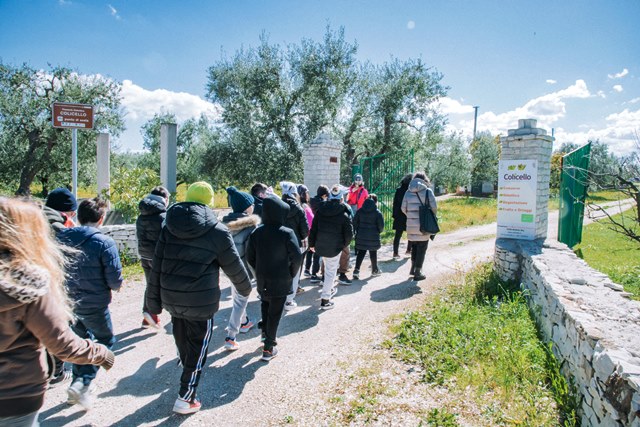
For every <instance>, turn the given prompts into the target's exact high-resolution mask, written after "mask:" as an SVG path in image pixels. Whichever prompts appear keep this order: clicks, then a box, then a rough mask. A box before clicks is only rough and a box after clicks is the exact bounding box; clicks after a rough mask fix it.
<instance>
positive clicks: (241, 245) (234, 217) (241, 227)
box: [222, 212, 262, 278]
mask: <svg viewBox="0 0 640 427" xmlns="http://www.w3.org/2000/svg"><path fill="white" fill-rule="evenodd" d="M261 222H262V220H261V219H260V217H259V216H258V215H248V214H246V213H244V212H242V213H234V212H232V213H230V214H229V215H227V216H225V217H223V218H222V223H223V224H224V225H226V226H227V228H228V229H229V232H230V233H231V237H232V238H233V244H234V245H235V246H236V250H237V251H238V255H240V259H241V260H242V262H243V263H244V266H245V268H246V269H247V272H248V273H249V276H254V274H253V269H252V268H251V267H250V266H249V264H248V263H247V242H248V241H249V236H250V235H251V233H252V232H253V230H255V229H256V227H258V226H259V225H260V223H261ZM252 278H253V277H252Z"/></svg>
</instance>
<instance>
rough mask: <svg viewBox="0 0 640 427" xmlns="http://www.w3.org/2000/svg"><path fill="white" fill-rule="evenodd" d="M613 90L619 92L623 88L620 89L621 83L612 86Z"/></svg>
mask: <svg viewBox="0 0 640 427" xmlns="http://www.w3.org/2000/svg"><path fill="white" fill-rule="evenodd" d="M613 90H615V91H616V92H618V93H620V92H622V91H623V90H624V89H622V85H615V86H613Z"/></svg>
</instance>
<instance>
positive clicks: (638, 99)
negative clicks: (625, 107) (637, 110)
mask: <svg viewBox="0 0 640 427" xmlns="http://www.w3.org/2000/svg"><path fill="white" fill-rule="evenodd" d="M637 102H640V97H638V98H633V99H632V100H631V101H629V104H635V103H637Z"/></svg>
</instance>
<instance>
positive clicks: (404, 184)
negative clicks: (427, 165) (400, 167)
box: [400, 173, 413, 187]
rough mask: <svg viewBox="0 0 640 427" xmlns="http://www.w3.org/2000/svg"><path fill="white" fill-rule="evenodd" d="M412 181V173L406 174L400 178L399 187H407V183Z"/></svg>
mask: <svg viewBox="0 0 640 427" xmlns="http://www.w3.org/2000/svg"><path fill="white" fill-rule="evenodd" d="M412 179H413V174H412V173H408V174H406V175H405V176H404V178H402V181H400V186H401V187H408V186H409V183H410V182H411V180H412Z"/></svg>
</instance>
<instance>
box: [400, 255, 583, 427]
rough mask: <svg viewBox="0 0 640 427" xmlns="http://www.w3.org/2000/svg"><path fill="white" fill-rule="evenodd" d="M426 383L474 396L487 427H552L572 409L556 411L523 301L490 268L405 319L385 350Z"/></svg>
mask: <svg viewBox="0 0 640 427" xmlns="http://www.w3.org/2000/svg"><path fill="white" fill-rule="evenodd" d="M390 345H391V346H392V349H393V351H394V353H395V355H396V356H397V357H399V358H401V359H402V360H404V361H406V362H408V363H414V364H418V365H420V367H421V368H422V370H423V372H424V379H425V381H427V382H430V383H436V384H440V385H443V386H446V387H447V388H449V389H450V390H451V391H452V392H454V393H459V394H463V393H464V396H465V397H467V396H475V402H476V404H477V405H479V406H481V410H482V416H483V417H484V418H485V419H487V423H488V424H490V425H496V424H505V423H509V424H511V423H513V424H527V425H555V424H556V422H557V419H558V417H559V418H561V419H569V418H571V416H572V414H574V412H573V411H574V410H575V409H576V407H560V408H558V409H559V412H560V413H559V414H558V412H557V410H556V408H554V405H553V400H554V395H553V393H552V391H553V390H550V383H551V381H552V380H553V381H557V380H558V378H559V373H558V371H557V369H556V368H557V365H556V368H553V369H552V368H551V366H552V365H553V364H552V363H551V362H550V361H549V358H550V357H553V355H552V354H549V353H548V352H546V351H545V347H544V345H542V344H541V343H540V341H539V339H538V336H537V330H536V325H535V323H534V321H533V319H532V318H531V317H530V314H529V309H528V306H527V304H526V301H525V297H524V295H523V293H522V292H521V291H519V290H518V288H517V286H516V285H515V284H513V283H503V282H501V281H500V280H499V279H498V278H497V276H496V275H495V273H494V272H493V271H492V267H491V264H484V265H482V266H479V267H478V268H476V269H475V270H473V271H472V272H471V273H469V274H467V275H466V276H464V277H462V276H461V277H458V278H456V279H455V281H454V282H452V283H451V285H450V286H449V287H448V288H447V290H446V291H445V292H444V293H443V294H442V295H439V296H436V297H434V299H433V300H432V301H430V303H429V305H428V306H427V307H426V308H424V309H423V310H420V311H417V312H411V313H409V314H407V315H406V316H405V318H404V321H403V322H402V323H401V324H400V325H399V326H398V328H397V336H396V338H395V340H394V341H393V342H392V343H391V344H390Z"/></svg>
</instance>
